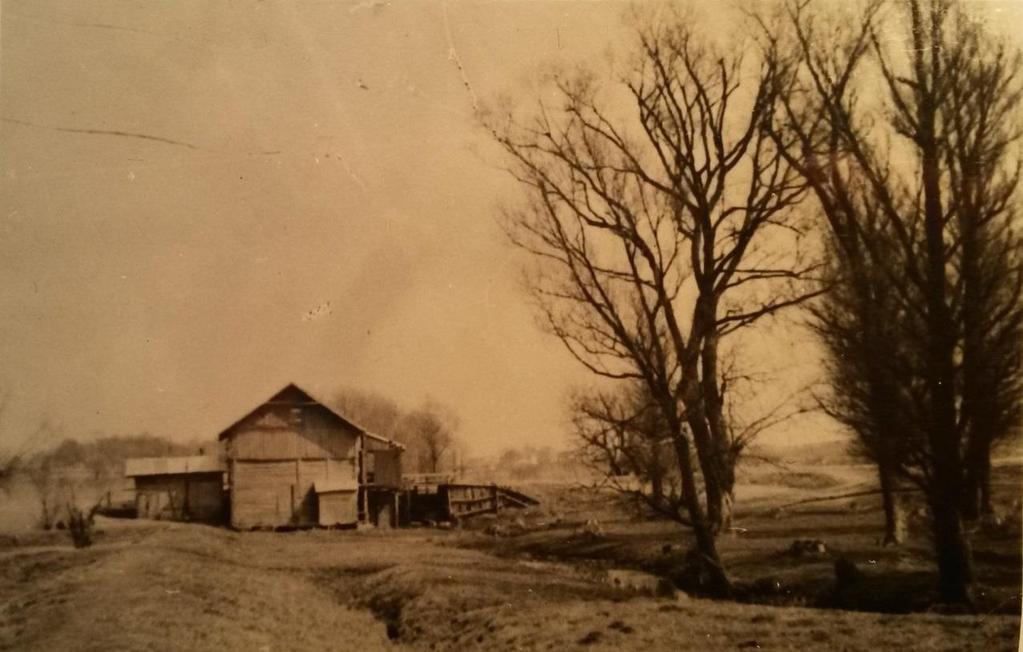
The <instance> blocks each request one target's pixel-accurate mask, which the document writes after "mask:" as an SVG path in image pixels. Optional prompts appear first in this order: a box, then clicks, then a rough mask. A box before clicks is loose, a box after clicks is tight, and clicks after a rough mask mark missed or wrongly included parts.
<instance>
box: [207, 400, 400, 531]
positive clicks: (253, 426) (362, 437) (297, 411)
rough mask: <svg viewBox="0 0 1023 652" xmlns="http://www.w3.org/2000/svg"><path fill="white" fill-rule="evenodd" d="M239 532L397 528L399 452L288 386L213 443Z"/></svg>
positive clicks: (379, 438)
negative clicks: (222, 460) (219, 449)
mask: <svg viewBox="0 0 1023 652" xmlns="http://www.w3.org/2000/svg"><path fill="white" fill-rule="evenodd" d="M219 439H220V441H222V442H224V446H225V457H226V461H227V484H228V494H229V496H230V515H231V517H230V522H231V525H232V527H235V528H238V529H250V528H280V527H309V526H316V525H319V526H335V525H355V524H357V523H372V524H374V525H377V526H380V527H390V526H396V525H397V505H398V492H399V490H400V485H401V453H402V451H403V447H402V446H401V445H400V444H398V443H396V442H393V441H391V440H389V439H386V438H384V437H380V436H378V435H374V434H372V433H369V432H367V431H366V430H365V429H363V428H361V427H359V426H358V425H356V424H354V423H352V421H351V420H349V419H347V418H345V417H344V416H342V415H340V414H338V413H337V412H335V411H334V410H331V409H330V408H328V407H327V406H325V405H324V404H322V403H320V402H319V401H317V400H315V399H314V398H312V397H311V396H310V395H309V394H308V393H307V392H305V391H303V390H302V389H300V388H299V387H297V386H295V385H294V384H289V385H288V386H287V387H285V388H284V389H282V390H281V391H279V392H277V394H275V395H274V396H272V397H271V398H270V399H269V400H267V401H265V402H264V403H262V404H260V405H259V406H257V407H256V408H255V409H253V410H252V411H251V412H249V413H248V414H246V415H245V416H244V417H242V418H241V419H239V420H238V421H236V422H235V423H234V424H232V425H231V426H230V427H228V428H227V429H226V430H224V431H223V432H222V433H220V437H219Z"/></svg>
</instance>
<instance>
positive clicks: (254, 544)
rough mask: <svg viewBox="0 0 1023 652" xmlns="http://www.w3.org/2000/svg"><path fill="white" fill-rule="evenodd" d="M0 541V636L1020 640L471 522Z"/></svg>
mask: <svg viewBox="0 0 1023 652" xmlns="http://www.w3.org/2000/svg"><path fill="white" fill-rule="evenodd" d="M103 527H104V530H105V533H104V535H103V536H101V537H100V540H99V543H98V544H97V545H96V546H94V547H93V548H90V549H87V550H82V551H76V550H73V549H71V548H70V546H68V545H66V544H64V542H63V540H61V539H58V538H54V539H52V540H49V541H46V540H40V539H37V540H34V541H31V542H30V545H19V544H17V543H15V544H14V545H8V547H5V548H3V549H0V595H2V596H3V601H2V603H0V648H2V649H36V650H64V649H74V650H108V649H118V650H186V649H187V650H203V649H219V650H240V649H245V650H377V649H453V650H463V649H478V650H513V649H526V650H547V649H552V650H560V649H594V650H619V649H643V650H734V649H743V648H750V649H757V648H758V647H759V648H761V649H776V650H804V649H842V650H871V651H877V650H882V649H899V648H902V649H907V650H909V649H913V650H917V649H919V650H971V649H975V650H986V651H994V650H1009V649H1012V650H1015V649H1017V648H1016V643H1017V628H1018V618H1016V617H1013V616H1008V615H991V616H979V617H978V616H943V615H937V614H916V615H908V616H892V615H882V614H870V613H850V612H842V611H836V610H830V611H827V610H814V609H803V608H780V607H770V606H761V605H743V604H735V603H725V602H712V601H704V600H687V599H683V600H665V599H654V598H647V597H638V596H633V595H630V594H627V593H621V592H616V591H614V590H612V589H611V588H610V587H608V586H607V585H605V584H604V583H602V582H601V581H600V576H599V573H597V572H595V571H593V570H590V567H589V566H587V565H577V564H563V563H552V562H544V561H536V560H529V559H521V558H503V557H497V556H494V555H493V554H490V553H489V552H488V551H487V550H485V549H478V548H477V549H473V548H470V547H466V546H467V545H468V544H476V545H477V546H478V545H479V535H475V534H472V533H460V532H439V531H432V530H406V531H398V532H378V533H356V532H344V533H342V532H325V531H313V532H296V533H291V534H269V533H234V532H228V531H224V530H217V529H213V528H207V527H202V526H187V525H178V524H150V525H148V526H143V527H139V526H135V527H127V526H120V525H115V524H111V523H104V525H103Z"/></svg>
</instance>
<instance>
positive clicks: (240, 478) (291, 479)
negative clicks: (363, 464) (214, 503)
mask: <svg viewBox="0 0 1023 652" xmlns="http://www.w3.org/2000/svg"><path fill="white" fill-rule="evenodd" d="M356 469H357V467H356V464H355V460H354V459H346V460H281V461H261V460H232V462H231V483H232V486H231V524H232V525H233V526H234V527H236V528H239V529H248V528H254V527H281V526H288V525H296V526H298V525H317V524H319V523H320V516H319V514H318V513H317V498H316V494H315V491H314V488H313V487H314V486H315V485H316V484H317V483H320V485H321V486H322V485H323V484H324V483H328V482H336V481H338V480H343V479H347V480H350V481H351V482H352V483H353V484H355V482H356V480H357V470H356Z"/></svg>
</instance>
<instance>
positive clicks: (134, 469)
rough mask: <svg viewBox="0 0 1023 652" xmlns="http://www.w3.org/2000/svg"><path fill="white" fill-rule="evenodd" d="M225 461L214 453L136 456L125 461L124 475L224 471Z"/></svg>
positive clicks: (129, 476) (131, 476)
mask: <svg viewBox="0 0 1023 652" xmlns="http://www.w3.org/2000/svg"><path fill="white" fill-rule="evenodd" d="M226 470H227V468H226V467H225V465H224V461H223V460H221V459H220V458H219V457H215V456H212V455H194V456H191V457H136V458H133V459H129V460H125V461H124V477H126V478H134V477H138V476H144V475H181V474H186V473H223V472H224V471H226Z"/></svg>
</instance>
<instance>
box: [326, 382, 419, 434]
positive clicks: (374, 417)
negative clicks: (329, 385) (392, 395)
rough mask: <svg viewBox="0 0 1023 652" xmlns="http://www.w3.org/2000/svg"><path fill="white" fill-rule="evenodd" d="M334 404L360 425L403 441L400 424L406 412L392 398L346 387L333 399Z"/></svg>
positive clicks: (343, 413)
mask: <svg viewBox="0 0 1023 652" xmlns="http://www.w3.org/2000/svg"><path fill="white" fill-rule="evenodd" d="M333 404H334V406H335V407H336V408H337V409H338V410H339V411H340V412H341V414H342V415H343V416H346V417H348V418H350V419H352V420H353V421H355V422H356V423H357V424H358V425H359V426H361V427H363V428H368V429H369V430H370V431H372V432H374V433H376V434H379V435H383V436H385V437H388V438H390V439H395V440H398V441H401V439H400V432H399V427H398V424H399V422H400V421H401V419H402V417H403V416H404V413H403V412H402V410H401V408H400V407H398V404H397V403H395V402H394V401H392V400H391V399H389V398H387V397H385V396H381V395H379V394H375V393H373V392H367V391H364V390H358V389H352V388H348V389H344V390H342V391H340V392H338V393H337V394H336V395H335V397H334V400H333Z"/></svg>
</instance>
